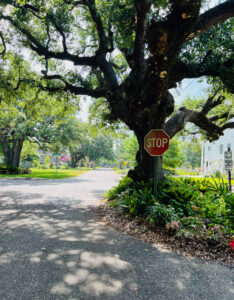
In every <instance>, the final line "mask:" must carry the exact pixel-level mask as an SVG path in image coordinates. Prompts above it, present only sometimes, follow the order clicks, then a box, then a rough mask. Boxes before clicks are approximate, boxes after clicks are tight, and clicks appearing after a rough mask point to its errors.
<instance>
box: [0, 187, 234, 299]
mask: <svg viewBox="0 0 234 300" xmlns="http://www.w3.org/2000/svg"><path fill="white" fill-rule="evenodd" d="M3 197H6V198H3ZM40 197H42V196H41V194H40V193H36V194H27V195H25V194H24V193H17V194H15V193H13V192H12V193H11V192H9V193H8V194H7V195H4V196H3V195H2V196H0V226H1V228H0V229H1V230H0V241H1V243H0V299H4V300H43V299H45V300H47V299H57V300H60V299H68V300H78V299H79V300H80V299H82V300H85V299H124V300H125V299H134V300H135V299H146V300H148V299H167V300H170V299H206V300H207V299H212V300H214V299H231V297H230V298H229V296H231V293H232V291H231V289H232V285H231V284H232V282H231V271H230V270H228V269H226V268H223V269H222V267H220V268H219V269H217V265H216V264H210V265H209V269H207V264H206V263H205V262H204V263H201V262H200V261H198V260H186V259H185V258H183V257H181V256H178V255H176V254H171V253H163V252H160V251H159V250H157V249H156V248H154V247H152V246H150V245H148V244H145V243H142V242H141V241H138V240H137V239H135V238H132V237H129V236H124V235H123V234H121V233H119V232H116V231H114V230H111V229H108V228H107V227H105V226H103V225H101V224H100V223H99V222H97V218H96V211H95V208H94V207H93V206H87V207H81V206H80V202H81V199H80V200H79V199H77V202H71V203H69V198H68V199H67V202H66V204H65V205H64V204H63V205H59V203H53V201H54V199H53V198H51V199H48V201H47V202H46V203H40V202H38V201H36V204H34V203H33V199H40ZM26 198H27V199H26ZM27 200H28V201H27ZM201 282H202V284H201ZM204 295H205V296H206V298H204Z"/></svg>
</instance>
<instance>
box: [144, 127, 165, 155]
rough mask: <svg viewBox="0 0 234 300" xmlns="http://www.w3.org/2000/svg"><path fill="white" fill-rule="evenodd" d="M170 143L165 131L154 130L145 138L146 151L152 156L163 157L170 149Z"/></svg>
mask: <svg viewBox="0 0 234 300" xmlns="http://www.w3.org/2000/svg"><path fill="white" fill-rule="evenodd" d="M169 141H170V138H169V136H168V135H167V134H166V132H165V131H164V130H163V129H152V130H150V132H149V133H148V134H147V135H146V136H145V138H144V149H145V150H146V151H147V152H148V153H149V155H151V156H161V155H163V153H164V152H165V151H167V149H168V148H169Z"/></svg>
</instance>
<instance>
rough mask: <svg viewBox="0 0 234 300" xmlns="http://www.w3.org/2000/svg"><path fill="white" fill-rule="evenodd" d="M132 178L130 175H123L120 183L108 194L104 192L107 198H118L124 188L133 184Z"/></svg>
mask: <svg viewBox="0 0 234 300" xmlns="http://www.w3.org/2000/svg"><path fill="white" fill-rule="evenodd" d="M132 182H133V181H132V179H131V178H129V177H123V179H122V180H120V182H119V184H118V185H117V186H116V187H114V188H112V189H111V190H109V191H108V192H107V193H106V194H104V196H105V197H106V198H108V199H109V200H113V199H115V198H117V196H118V195H119V194H120V193H121V192H123V191H124V190H126V189H127V188H128V187H129V186H130V185H131V184H132Z"/></svg>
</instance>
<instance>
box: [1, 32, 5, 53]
mask: <svg viewBox="0 0 234 300" xmlns="http://www.w3.org/2000/svg"><path fill="white" fill-rule="evenodd" d="M0 38H1V41H2V46H3V50H2V52H0V56H2V57H3V56H4V55H5V53H6V43H5V40H4V37H3V34H2V33H1V31H0Z"/></svg>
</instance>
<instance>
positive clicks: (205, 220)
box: [104, 177, 234, 261]
mask: <svg viewBox="0 0 234 300" xmlns="http://www.w3.org/2000/svg"><path fill="white" fill-rule="evenodd" d="M106 196H107V199H108V200H109V202H108V207H109V208H110V209H109V210H108V207H106V208H105V209H107V211H106V212H107V214H109V215H112V217H110V218H109V219H110V220H113V219H115V215H116V213H117V214H119V215H121V216H122V220H125V221H126V222H129V224H132V222H133V224H135V225H136V228H138V225H139V224H140V227H139V228H138V233H137V234H138V235H139V232H141V231H142V229H141V227H142V226H143V227H146V230H145V231H147V232H148V234H149V235H150V236H152V233H154V234H155V233H157V236H159V235H160V236H161V239H162V235H163V236H164V238H163V239H164V240H165V239H166V240H168V239H169V240H171V239H172V240H173V244H176V245H178V243H179V245H180V248H181V245H184V246H182V248H183V247H185V245H186V248H187V249H188V248H189V247H188V245H190V246H191V245H192V246H191V247H192V248H193V249H200V250H199V251H198V252H199V253H200V254H201V253H206V255H205V257H206V258H207V257H209V256H210V257H211V258H219V259H221V260H223V259H224V260H226V261H230V260H232V259H233V251H232V243H233V239H234V237H233V235H234V222H233V221H234V219H233V217H234V216H233V212H234V195H233V193H231V192H230V191H229V190H228V185H227V184H226V183H225V182H224V181H223V180H221V179H220V181H219V182H218V183H217V182H216V181H214V182H211V181H210V180H207V179H203V180H194V179H193V178H170V177H169V178H167V179H166V180H165V181H164V182H163V183H160V184H159V192H158V197H157V199H156V198H155V197H154V196H153V195H152V182H148V183H146V184H143V183H137V184H135V183H133V182H132V181H131V179H129V178H128V177H125V178H123V179H122V181H121V182H120V184H119V185H118V186H117V187H115V188H114V189H112V190H110V191H109V192H108V194H107V195H106ZM105 209H104V210H105ZM110 212H111V213H110ZM118 219H120V218H119V217H118ZM125 221H123V222H125ZM118 222H119V221H118ZM110 223H111V222H110ZM142 224H143V225H142ZM117 226H118V225H117ZM129 226H130V225H129ZM122 228H124V226H122ZM136 228H135V229H136ZM130 231H131V230H130ZM133 231H134V230H133ZM143 236H147V234H145V233H144V234H143ZM165 237H166V238H165ZM175 240H176V243H175ZM196 254H197V253H196ZM196 254H195V255H196ZM200 254H199V256H202V255H200Z"/></svg>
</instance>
